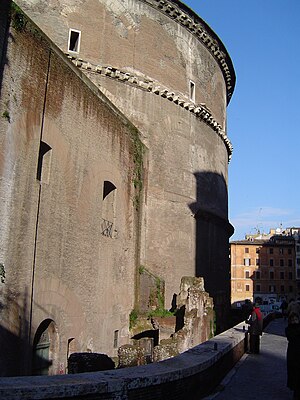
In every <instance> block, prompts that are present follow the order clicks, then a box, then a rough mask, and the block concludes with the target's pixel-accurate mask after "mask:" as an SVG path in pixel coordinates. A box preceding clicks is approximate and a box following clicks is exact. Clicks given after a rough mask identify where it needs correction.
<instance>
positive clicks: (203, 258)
mask: <svg viewBox="0 0 300 400" xmlns="http://www.w3.org/2000/svg"><path fill="white" fill-rule="evenodd" d="M194 176H195V179H196V185H197V193H196V201H195V202H194V203H191V204H189V208H190V209H191V211H192V212H193V214H194V217H195V219H196V237H195V241H196V265H195V274H196V276H197V277H203V278H204V285H205V290H206V291H207V292H208V293H209V295H210V296H211V297H212V298H213V301H214V307H215V313H216V333H220V332H223V331H224V330H226V329H228V328H229V326H230V322H231V321H230V308H231V307H230V259H229V238H230V236H231V235H232V234H233V232H234V229H233V227H232V225H231V224H230V223H229V221H228V192H227V183H226V181H225V179H224V176H223V175H220V174H217V173H213V172H206V171H204V172H195V173H194Z"/></svg>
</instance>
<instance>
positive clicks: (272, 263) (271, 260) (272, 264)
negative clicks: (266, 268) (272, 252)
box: [269, 258, 274, 267]
mask: <svg viewBox="0 0 300 400" xmlns="http://www.w3.org/2000/svg"><path fill="white" fill-rule="evenodd" d="M269 265H270V267H273V266H274V260H273V258H270V263H269Z"/></svg>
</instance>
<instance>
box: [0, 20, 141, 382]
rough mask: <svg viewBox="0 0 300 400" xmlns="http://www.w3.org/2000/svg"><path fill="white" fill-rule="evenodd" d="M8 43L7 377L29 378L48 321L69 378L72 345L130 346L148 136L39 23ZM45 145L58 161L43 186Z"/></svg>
mask: <svg viewBox="0 0 300 400" xmlns="http://www.w3.org/2000/svg"><path fill="white" fill-rule="evenodd" d="M1 35H2V31H1ZM2 37H3V35H2V36H1V38H2ZM3 42H4V43H5V45H4V46H2V49H3V54H2V56H3V61H4V64H3V67H4V68H3V73H2V74H1V78H2V87H1V99H0V115H1V124H0V133H1V136H0V137H1V139H0V155H1V157H0V200H1V202H0V217H1V232H0V243H1V246H0V262H1V263H2V264H3V265H4V267H5V282H4V283H0V285H1V286H0V304H1V308H0V313H1V326H0V347H1V349H2V350H1V361H0V375H19V374H20V375H23V374H28V373H31V366H30V363H31V359H32V354H31V353H32V348H31V347H32V344H33V339H34V335H35V332H36V330H37V329H38V327H39V325H40V324H41V322H42V321H45V320H52V321H54V323H55V327H54V333H53V334H55V337H56V338H57V340H56V343H57V345H56V347H55V349H52V348H51V347H50V351H52V350H53V351H54V350H55V354H53V356H52V357H51V369H50V373H51V374H55V373H64V372H65V371H66V366H67V363H66V362H67V359H66V358H67V354H68V351H69V348H68V346H69V341H70V340H74V342H73V343H75V345H74V346H73V351H74V350H75V351H98V352H104V353H106V352H109V353H110V355H114V352H116V349H115V348H114V332H115V331H118V345H121V344H124V343H127V342H128V340H129V338H128V335H129V314H130V311H131V310H132V308H133V306H134V290H135V286H134V280H135V272H136V243H137V236H138V233H137V232H138V230H137V221H138V213H137V212H136V205H135V200H136V197H135V196H136V191H135V188H134V184H133V180H134V179H135V178H136V175H135V172H136V165H135V161H136V160H135V159H134V157H136V150H137V148H138V143H139V138H138V131H137V129H136V128H135V127H134V126H133V125H132V124H131V123H130V122H129V121H128V120H127V119H126V118H125V117H124V116H123V115H122V114H121V113H120V112H119V111H118V110H117V109H116V108H115V107H114V106H113V105H112V104H111V103H110V101H109V100H108V99H107V98H106V97H105V96H103V94H102V93H100V92H99V91H98V89H97V88H96V87H95V86H94V85H93V84H92V83H91V82H90V81H89V80H88V79H87V78H86V77H85V76H84V75H83V74H82V73H81V72H80V71H78V69H77V68H76V67H75V66H74V65H73V64H72V63H71V62H69V61H68V60H67V59H66V57H65V56H64V55H63V54H62V53H61V52H60V50H59V49H58V48H56V46H55V45H53V44H52V43H51V42H50V41H49V40H48V39H47V38H46V37H45V36H44V35H43V34H42V33H41V32H40V31H39V30H38V29H36V27H35V26H34V25H32V24H31V23H30V22H29V21H27V22H26V25H25V27H24V29H23V28H22V29H20V30H16V29H14V28H12V27H11V29H10V31H9V32H8V33H7V35H4V37H3ZM3 115H6V116H7V117H5V118H4V117H3ZM40 141H43V142H45V143H47V145H49V146H50V148H51V157H50V158H51V159H50V162H49V165H48V167H47V168H46V166H45V165H44V167H43V171H44V172H48V173H47V174H45V173H44V172H43V175H42V179H41V180H38V179H37V169H38V155H39V146H40ZM105 181H110V182H112V183H113V184H114V185H115V186H116V188H117V194H116V199H115V208H114V212H115V215H114V216H113V221H112V222H113V230H112V237H109V236H107V235H104V234H102V233H103V228H102V221H103V217H104V215H103V212H104V211H103V210H104V206H103V187H104V182H105ZM112 293H113V296H112Z"/></svg>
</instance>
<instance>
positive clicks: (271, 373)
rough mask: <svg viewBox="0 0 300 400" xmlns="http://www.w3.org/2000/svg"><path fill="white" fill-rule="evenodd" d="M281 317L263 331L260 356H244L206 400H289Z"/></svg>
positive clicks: (282, 320)
mask: <svg viewBox="0 0 300 400" xmlns="http://www.w3.org/2000/svg"><path fill="white" fill-rule="evenodd" d="M286 325H287V322H286V321H284V319H283V318H277V319H274V320H273V321H271V322H270V323H269V325H268V326H267V327H266V328H265V330H264V333H263V335H262V337H261V342H260V354H245V355H244V356H243V357H242V358H241V360H240V361H239V362H238V363H237V364H236V366H235V367H234V368H233V369H232V370H231V371H230V372H229V374H228V375H227V376H226V377H225V378H224V380H223V381H222V382H221V384H220V385H219V386H218V387H217V388H216V390H215V393H212V394H211V395H210V396H208V397H206V398H205V400H212V399H214V400H248V399H251V400H253V399H255V400H256V399H262V400H291V399H292V398H293V393H292V391H291V390H289V389H288V388H287V387H286V379H287V378H286V349H287V339H286V337H285V332H284V330H285V327H286Z"/></svg>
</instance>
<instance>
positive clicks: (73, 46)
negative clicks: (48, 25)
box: [68, 29, 81, 53]
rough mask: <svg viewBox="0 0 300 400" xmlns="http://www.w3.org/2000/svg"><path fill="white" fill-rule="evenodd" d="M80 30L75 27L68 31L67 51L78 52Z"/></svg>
mask: <svg viewBox="0 0 300 400" xmlns="http://www.w3.org/2000/svg"><path fill="white" fill-rule="evenodd" d="M80 37H81V32H80V31H77V30H75V29H70V31H69V41H68V51H71V52H73V53H79V50H80Z"/></svg>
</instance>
